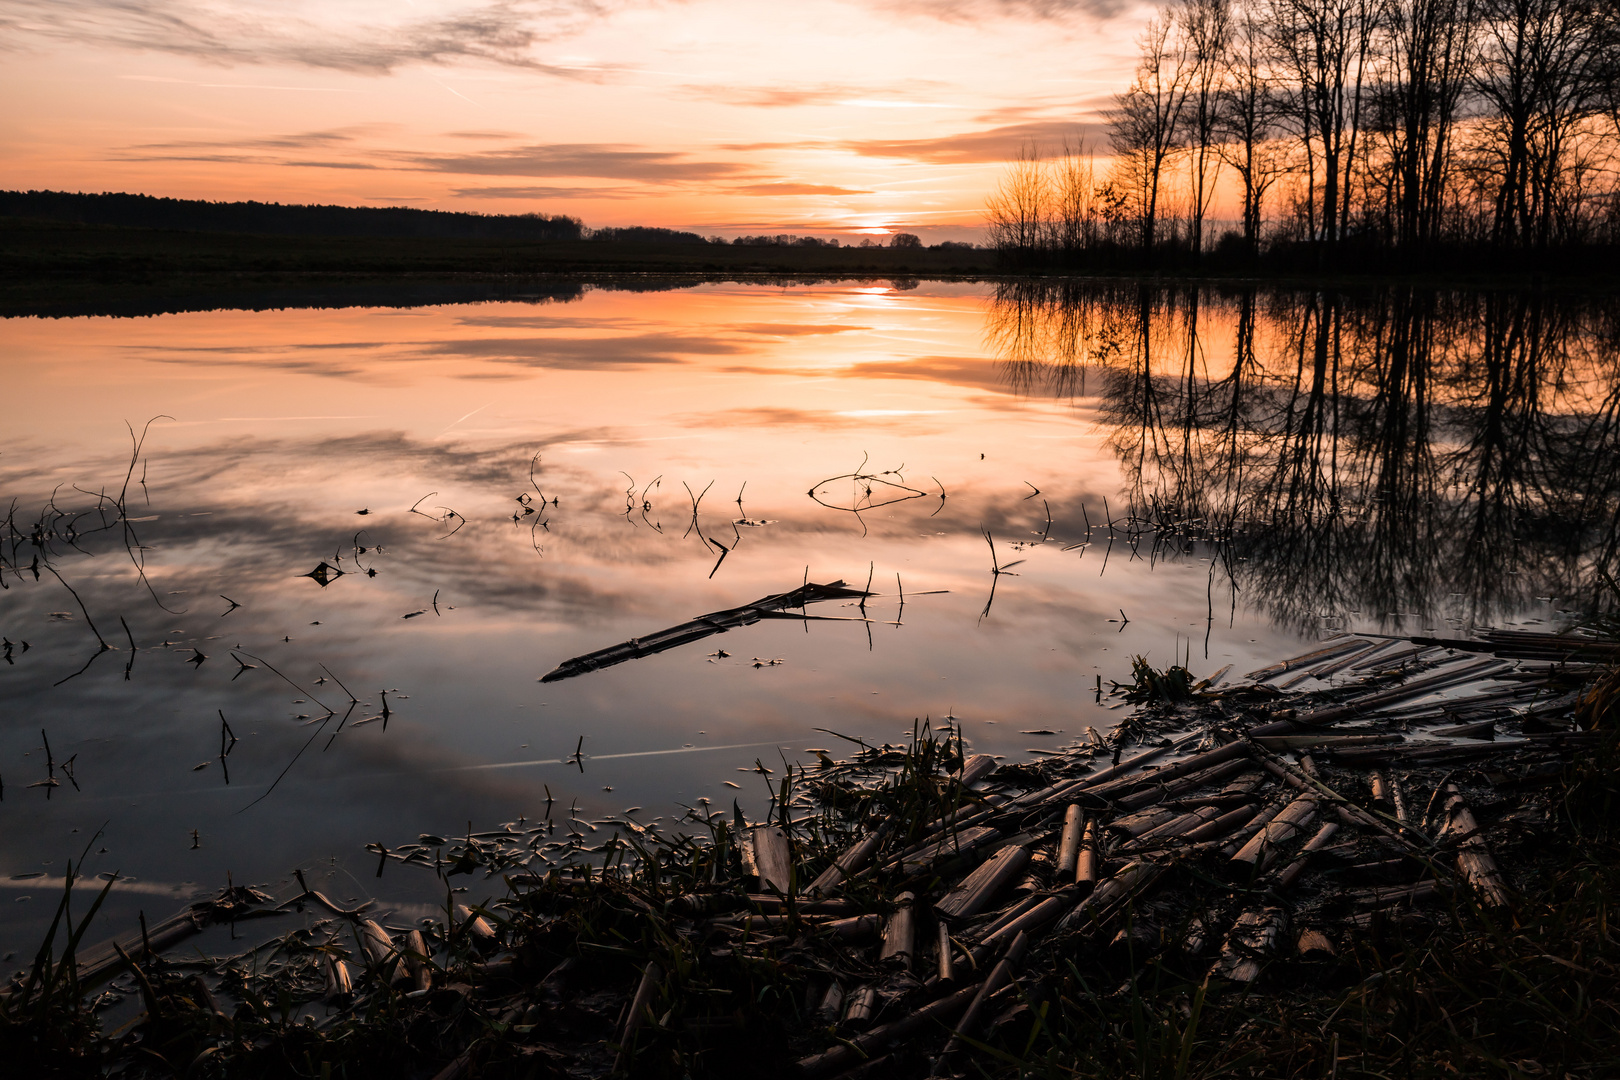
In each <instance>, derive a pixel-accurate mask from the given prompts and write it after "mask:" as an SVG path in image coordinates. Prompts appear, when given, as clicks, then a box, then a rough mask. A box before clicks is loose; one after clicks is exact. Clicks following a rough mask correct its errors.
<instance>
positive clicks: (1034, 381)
mask: <svg viewBox="0 0 1620 1080" xmlns="http://www.w3.org/2000/svg"><path fill="white" fill-rule="evenodd" d="M1617 315H1620V310H1617V305H1616V304H1615V302H1614V301H1613V300H1612V299H1609V298H1592V297H1581V296H1570V295H1557V294H1550V293H1546V292H1539V291H1496V292H1461V291H1439V290H1433V289H1421V288H1415V287H1387V288H1382V289H1377V290H1372V291H1365V292H1333V291H1301V292H1287V291H1255V290H1241V289H1239V290H1232V289H1224V290H1223V289H1214V288H1196V287H1166V286H1163V285H1160V284H1153V283H1132V284H1120V283H1108V284H1088V283H1076V282H1068V283H1062V284H1048V283H1031V282H1019V283H1012V284H1007V285H1004V286H1002V287H1001V288H999V289H998V290H997V292H996V294H995V295H994V297H993V298H992V300H991V302H990V305H989V311H988V331H987V339H988V340H989V341H990V342H991V343H992V344H993V345H994V347H995V348H996V349H997V352H998V355H999V356H1000V357H1001V359H1002V363H1003V374H1004V377H1005V379H1006V381H1007V382H1008V384H1009V385H1011V386H1012V387H1013V388H1014V389H1016V390H1018V391H1020V392H1033V391H1036V390H1043V391H1045V392H1049V393H1055V394H1064V395H1081V394H1085V393H1086V392H1087V391H1088V389H1089V390H1090V392H1091V393H1093V394H1095V395H1096V399H1097V402H1098V408H1099V411H1100V415H1101V417H1102V418H1103V420H1104V422H1105V424H1106V425H1107V427H1108V429H1109V436H1108V437H1109V441H1110V444H1111V445H1112V447H1113V449H1114V451H1115V453H1116V454H1117V455H1118V457H1119V459H1120V461H1121V462H1122V464H1123V465H1124V468H1125V475H1126V478H1127V483H1128V491H1127V493H1126V495H1127V499H1128V501H1129V503H1130V507H1131V514H1132V516H1133V518H1134V519H1136V520H1138V521H1142V522H1147V523H1151V525H1152V526H1153V527H1154V528H1155V529H1156V530H1157V531H1160V532H1168V533H1174V534H1180V535H1182V536H1191V537H1204V538H1212V539H1215V540H1217V541H1218V542H1219V547H1220V553H1221V554H1222V555H1223V556H1224V558H1222V559H1221V560H1220V561H1221V563H1222V564H1223V565H1224V566H1226V567H1227V568H1228V570H1229V572H1230V574H1231V577H1232V584H1233V586H1234V587H1235V588H1236V589H1237V590H1238V593H1239V595H1240V596H1241V597H1243V598H1244V599H1245V600H1246V601H1247V602H1249V603H1253V604H1257V605H1259V606H1260V607H1262V608H1263V609H1265V610H1266V611H1267V612H1268V613H1269V614H1270V615H1271V616H1272V617H1273V618H1274V619H1276V620H1277V621H1278V622H1280V623H1282V624H1284V625H1286V626H1289V627H1291V628H1293V629H1296V630H1301V631H1305V630H1312V629H1317V628H1320V627H1321V626H1322V625H1323V620H1324V619H1326V620H1328V621H1329V625H1332V624H1333V623H1334V622H1335V621H1337V620H1342V619H1345V618H1347V617H1348V618H1353V619H1355V620H1356V621H1357V622H1359V623H1363V624H1365V623H1376V624H1380V625H1385V626H1394V625H1395V624H1396V623H1397V622H1398V621H1399V620H1401V619H1403V618H1409V617H1410V616H1413V615H1420V616H1421V617H1422V620H1423V625H1422V626H1419V627H1417V628H1418V629H1424V628H1427V627H1434V628H1435V629H1442V630H1443V629H1445V628H1446V627H1447V626H1449V629H1450V630H1452V631H1462V630H1466V629H1467V628H1468V627H1470V626H1474V625H1488V624H1490V623H1492V622H1493V621H1495V620H1498V619H1501V618H1504V617H1507V616H1510V615H1523V614H1526V613H1527V612H1529V610H1530V609H1531V608H1532V606H1533V605H1534V604H1535V602H1536V601H1537V599H1538V598H1542V599H1546V598H1553V599H1554V600H1555V601H1559V602H1560V604H1555V606H1576V605H1579V604H1581V603H1586V602H1589V601H1590V600H1591V599H1592V598H1594V597H1595V596H1596V594H1597V592H1598V591H1599V590H1598V588H1597V582H1598V580H1599V571H1600V570H1601V571H1608V572H1612V571H1613V570H1614V568H1615V564H1616V559H1617V556H1620V549H1617V540H1620V459H1617V455H1616V450H1617V443H1620V431H1617V424H1620V363H1617V349H1616V342H1617V338H1620V334H1617V331H1616V327H1617V326H1620V318H1617ZM1088 369H1089V371H1090V379H1091V381H1090V383H1089V386H1088V382H1087V371H1088ZM1571 601H1574V604H1571V603H1570V602H1571ZM1442 620H1443V622H1442ZM1400 625H1401V626H1402V628H1403V629H1407V630H1411V629H1413V628H1414V626H1413V623H1411V622H1410V621H1407V622H1403V623H1401V624H1400Z"/></svg>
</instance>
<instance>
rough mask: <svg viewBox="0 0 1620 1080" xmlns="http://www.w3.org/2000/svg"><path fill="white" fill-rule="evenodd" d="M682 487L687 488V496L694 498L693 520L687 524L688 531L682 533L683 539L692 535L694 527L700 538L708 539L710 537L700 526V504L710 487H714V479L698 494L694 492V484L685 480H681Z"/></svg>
mask: <svg viewBox="0 0 1620 1080" xmlns="http://www.w3.org/2000/svg"><path fill="white" fill-rule="evenodd" d="M681 487H683V488H685V489H686V497H687V498H688V499H691V500H692V521H691V523H690V524H688V525H687V526H686V531H685V532H683V533H682V534H681V539H682V540H685V539H686V538H687V537H688V536H691V535H692V530H693V529H697V530H698V538H699V539H702V540H707V539H708V537H706V536H704V535H703V530H702V529H701V528H699V526H698V505H699V504H700V503H702V502H703V496H705V495H707V494H708V493H709V489H710V488H712V487H714V481H713V480H710V481H709V482H708V483H707V484H705V485H704V486H703V490H702V491H700V492H698V493H697V494H696V495H693V494H692V485H690V484H688V483H687V482H686V481H685V480H682V481H681Z"/></svg>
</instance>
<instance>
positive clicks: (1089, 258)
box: [990, 0, 1620, 273]
mask: <svg viewBox="0 0 1620 1080" xmlns="http://www.w3.org/2000/svg"><path fill="white" fill-rule="evenodd" d="M1140 49H1141V51H1140V59H1139V61H1138V65H1137V70H1136V74H1135V77H1134V78H1133V80H1132V82H1131V84H1130V86H1129V87H1128V88H1126V89H1125V91H1124V92H1123V93H1121V94H1118V95H1117V96H1116V97H1115V102H1114V107H1113V109H1112V110H1111V111H1110V113H1109V114H1108V130H1109V146H1108V148H1107V149H1108V151H1109V152H1110V155H1111V157H1110V165H1109V167H1108V169H1107V171H1106V173H1103V174H1099V173H1098V171H1097V170H1096V169H1095V168H1094V165H1093V161H1092V158H1091V155H1090V153H1089V151H1088V149H1087V148H1086V147H1083V146H1068V147H1063V148H1061V150H1060V152H1059V153H1058V154H1057V155H1056V156H1055V157H1053V158H1051V159H1050V160H1046V161H1042V160H1040V157H1039V153H1038V151H1037V149H1036V148H1031V149H1030V151H1029V152H1028V153H1026V154H1025V155H1024V157H1023V158H1022V160H1020V161H1018V162H1016V163H1015V164H1014V165H1013V166H1012V167H1011V168H1010V170H1009V172H1008V173H1007V174H1006V176H1005V178H1004V180H1003V182H1002V185H1001V187H1000V189H999V190H998V191H997V192H996V194H995V195H994V196H993V197H992V199H991V201H990V216H991V238H992V242H993V244H994V246H995V247H996V248H997V250H998V251H999V252H1000V253H1001V255H1002V257H1003V260H1004V262H1005V263H1006V264H1007V265H1009V266H1012V267H1018V268H1025V269H1035V268H1041V267H1062V268H1068V269H1074V268H1080V267H1085V268H1113V267H1132V268H1152V267H1156V268H1161V269H1162V268H1188V267H1199V266H1205V267H1207V268H1209V269H1215V268H1227V269H1232V268H1247V269H1249V270H1251V271H1264V272H1279V271H1280V272H1289V273H1291V272H1298V271H1301V270H1317V271H1321V270H1353V271H1358V272H1371V273H1378V272H1384V273H1388V272H1390V271H1403V270H1405V271H1411V270H1437V269H1439V270H1448V269H1470V268H1471V269H1481V268H1487V267H1488V268H1495V269H1507V270H1524V269H1528V268H1536V269H1543V270H1554V271H1559V270H1561V271H1563V272H1575V271H1577V270H1580V269H1601V268H1602V267H1604V266H1605V265H1606V264H1611V263H1612V262H1613V260H1614V259H1615V257H1616V253H1617V251H1620V183H1617V179H1616V177H1617V174H1616V171H1615V166H1616V154H1617V151H1620V9H1617V8H1616V6H1615V5H1614V4H1613V3H1606V2H1594V0H1381V2H1369V0H1170V2H1168V3H1167V4H1165V6H1164V7H1162V8H1161V10H1160V12H1159V14H1158V16H1157V17H1156V18H1155V19H1154V20H1153V21H1152V22H1151V23H1150V24H1149V26H1148V28H1147V30H1146V31H1145V32H1144V34H1143V36H1142V38H1141V40H1140ZM1047 149H1048V150H1051V149H1053V148H1050V147H1049V148H1047ZM1217 192H1220V193H1221V195H1220V199H1219V203H1220V204H1221V206H1222V207H1223V208H1224V207H1227V206H1230V207H1232V209H1230V210H1227V209H1223V211H1222V213H1223V214H1224V216H1225V218H1226V219H1227V220H1225V221H1218V220H1217V219H1216V218H1215V216H1214V215H1213V213H1212V211H1213V209H1214V208H1215V206H1216V205H1217ZM1234 211H1235V213H1234Z"/></svg>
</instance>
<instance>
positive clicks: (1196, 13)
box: [1181, 0, 1232, 259]
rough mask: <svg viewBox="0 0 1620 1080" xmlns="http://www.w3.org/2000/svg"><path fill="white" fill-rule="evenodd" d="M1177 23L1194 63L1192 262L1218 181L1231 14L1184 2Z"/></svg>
mask: <svg viewBox="0 0 1620 1080" xmlns="http://www.w3.org/2000/svg"><path fill="white" fill-rule="evenodd" d="M1181 18H1182V22H1183V26H1184V27H1185V33H1186V38H1187V48H1188V52H1189V54H1190V59H1191V62H1192V71H1191V75H1190V78H1189V79H1188V84H1189V85H1188V90H1187V121H1186V125H1185V126H1186V141H1187V164H1188V174H1189V175H1188V182H1187V194H1188V199H1189V205H1188V211H1189V215H1190V224H1191V227H1192V230H1191V235H1190V237H1189V243H1190V244H1191V247H1192V252H1193V258H1194V259H1196V258H1198V257H1199V256H1200V255H1202V254H1203V251H1204V215H1205V214H1207V213H1208V212H1209V204H1210V201H1211V200H1212V199H1213V198H1214V197H1215V183H1216V180H1217V179H1218V178H1219V172H1220V164H1221V155H1220V151H1219V147H1218V145H1217V131H1218V128H1219V126H1220V120H1221V116H1220V106H1221V89H1222V85H1221V84H1222V77H1223V76H1224V75H1225V74H1226V71H1227V63H1226V61H1227V52H1228V49H1229V47H1230V45H1231V41H1232V8H1231V5H1230V3H1229V2H1228V0H1185V6H1184V7H1183V8H1182V12H1181Z"/></svg>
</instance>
